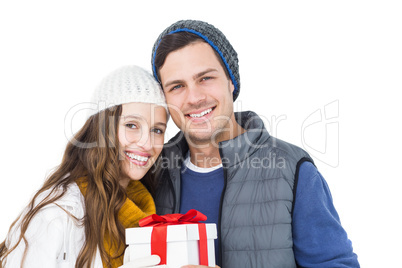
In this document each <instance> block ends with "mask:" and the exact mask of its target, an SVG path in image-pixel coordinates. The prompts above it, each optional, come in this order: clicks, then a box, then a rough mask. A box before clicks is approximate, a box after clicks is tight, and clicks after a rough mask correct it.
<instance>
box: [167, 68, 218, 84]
mask: <svg viewBox="0 0 402 268" xmlns="http://www.w3.org/2000/svg"><path fill="white" fill-rule="evenodd" d="M217 71H218V70H217V69H215V68H208V69H206V70H205V71H202V72H199V73H197V74H195V75H193V79H194V80H196V79H198V78H200V77H202V76H203V75H205V74H207V73H211V72H217ZM183 82H184V80H180V79H177V80H172V81H169V82H167V83H166V84H164V85H163V87H164V88H166V87H168V86H170V85H174V84H181V83H183Z"/></svg>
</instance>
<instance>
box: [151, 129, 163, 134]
mask: <svg viewBox="0 0 402 268" xmlns="http://www.w3.org/2000/svg"><path fill="white" fill-rule="evenodd" d="M152 132H155V133H156V134H163V133H164V131H163V129H160V128H154V129H152Z"/></svg>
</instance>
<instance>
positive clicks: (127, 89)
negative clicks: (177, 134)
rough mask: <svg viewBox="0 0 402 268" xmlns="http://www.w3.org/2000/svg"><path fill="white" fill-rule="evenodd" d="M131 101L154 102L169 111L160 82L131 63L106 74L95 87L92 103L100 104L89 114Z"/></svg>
mask: <svg viewBox="0 0 402 268" xmlns="http://www.w3.org/2000/svg"><path fill="white" fill-rule="evenodd" d="M130 102H142V103H153V104H156V105H158V106H162V107H164V108H165V109H166V112H168V109H167V105H166V100H165V96H164V94H163V91H162V88H161V86H160V84H159V83H158V82H157V81H156V80H155V78H154V77H153V76H152V74H150V73H149V72H148V71H146V70H144V69H142V68H141V67H138V66H135V65H130V66H124V67H121V68H119V69H117V70H115V71H113V72H112V73H110V74H109V75H108V76H106V77H105V78H104V79H103V80H102V82H101V83H100V84H99V86H98V87H97V88H96V89H95V92H94V94H93V97H92V103H93V104H96V105H97V106H98V109H97V110H91V112H90V114H89V116H91V115H94V114H96V113H98V112H101V111H102V110H105V109H107V108H111V107H113V106H116V105H121V104H125V103H130Z"/></svg>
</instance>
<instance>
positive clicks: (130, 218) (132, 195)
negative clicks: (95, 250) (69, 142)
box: [77, 181, 156, 268]
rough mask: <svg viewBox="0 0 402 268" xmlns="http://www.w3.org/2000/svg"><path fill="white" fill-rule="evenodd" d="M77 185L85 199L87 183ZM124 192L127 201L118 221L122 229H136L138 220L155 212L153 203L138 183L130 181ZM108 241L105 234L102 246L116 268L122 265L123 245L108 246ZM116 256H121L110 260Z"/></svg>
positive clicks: (148, 194) (104, 265)
mask: <svg viewBox="0 0 402 268" xmlns="http://www.w3.org/2000/svg"><path fill="white" fill-rule="evenodd" d="M77 184H78V186H79V187H80V190H81V193H82V194H83V195H84V197H85V192H86V186H87V183H86V182H85V181H84V182H83V181H80V182H79V183H77ZM126 191H127V199H126V201H125V202H124V204H123V206H122V207H121V209H120V211H119V214H118V219H119V221H120V223H121V224H122V225H123V226H124V228H132V227H138V221H139V220H141V219H142V218H145V217H147V216H149V215H151V214H154V213H155V212H156V210H155V203H154V200H153V198H152V196H151V194H150V193H149V192H148V190H147V189H146V188H145V186H144V185H143V184H142V183H141V182H140V181H130V183H129V185H128V186H127V189H126ZM109 240H110V239H109V234H107V233H106V234H105V239H104V246H105V249H106V251H107V252H109V255H110V256H111V258H110V259H111V264H112V268H117V267H119V266H121V265H123V255H122V253H123V249H124V248H125V245H119V247H116V245H115V244H114V243H112V245H110V244H109ZM116 255H122V256H121V257H119V258H112V256H116ZM102 262H103V267H105V268H106V267H107V265H106V264H105V262H104V260H102Z"/></svg>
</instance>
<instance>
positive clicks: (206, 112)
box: [189, 108, 212, 117]
mask: <svg viewBox="0 0 402 268" xmlns="http://www.w3.org/2000/svg"><path fill="white" fill-rule="evenodd" d="M210 112H212V108H209V109H207V110H205V111H203V112H201V113H199V114H189V115H190V117H201V116H204V115H206V114H209V113H210Z"/></svg>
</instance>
